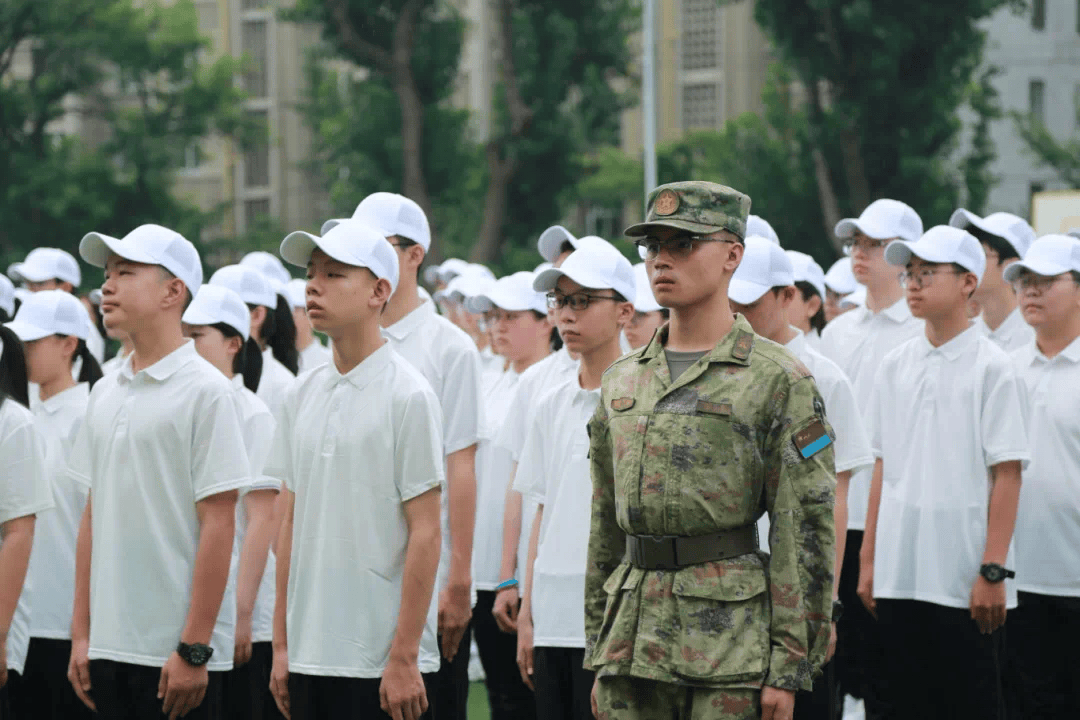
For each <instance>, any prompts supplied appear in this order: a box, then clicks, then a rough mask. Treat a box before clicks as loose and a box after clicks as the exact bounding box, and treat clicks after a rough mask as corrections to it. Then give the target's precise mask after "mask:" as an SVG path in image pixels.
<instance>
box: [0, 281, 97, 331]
mask: <svg viewBox="0 0 1080 720" xmlns="http://www.w3.org/2000/svg"><path fill="white" fill-rule="evenodd" d="M7 327H8V328H10V329H11V331H12V332H13V333H15V334H16V335H18V336H19V339H20V340H22V341H23V342H30V341H31V340H40V339H41V338H43V337H48V336H49V335H74V336H75V337H77V338H81V339H83V340H85V339H86V338H88V337H90V316H89V315H88V314H87V313H86V308H84V307H83V304H82V303H81V302H79V299H78V298H77V297H75V296H74V295H72V294H71V293H68V292H64V291H63V290H45V291H44V292H38V293H34V294H33V295H31V296H30V297H28V298H27V299H26V301H25V302H24V303H23V304H22V305H21V306H19V312H18V313H16V315H15V319H14V320H12V321H11V322H9V323H7Z"/></svg>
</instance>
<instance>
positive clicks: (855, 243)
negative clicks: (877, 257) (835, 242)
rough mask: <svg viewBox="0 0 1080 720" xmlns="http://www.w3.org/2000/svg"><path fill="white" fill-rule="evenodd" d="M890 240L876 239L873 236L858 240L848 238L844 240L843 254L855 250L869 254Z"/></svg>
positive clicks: (849, 253)
mask: <svg viewBox="0 0 1080 720" xmlns="http://www.w3.org/2000/svg"><path fill="white" fill-rule="evenodd" d="M890 242H892V241H891V240H877V239H875V238H859V239H858V240H855V239H849V240H845V241H844V254H845V255H851V254H852V253H854V252H855V251H856V250H862V251H863V252H864V253H866V254H868V255H871V254H873V253H876V252H877V251H879V250H881V249H882V248H884V247H885V246H886V245H888V244H889V243H890Z"/></svg>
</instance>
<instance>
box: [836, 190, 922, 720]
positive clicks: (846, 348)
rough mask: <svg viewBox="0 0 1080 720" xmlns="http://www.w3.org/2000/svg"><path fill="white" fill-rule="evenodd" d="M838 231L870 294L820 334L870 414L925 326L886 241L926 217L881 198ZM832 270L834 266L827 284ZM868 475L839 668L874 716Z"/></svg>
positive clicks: (856, 516)
mask: <svg viewBox="0 0 1080 720" xmlns="http://www.w3.org/2000/svg"><path fill="white" fill-rule="evenodd" d="M836 235H837V237H839V238H841V239H843V240H844V248H845V252H846V253H848V256H849V258H846V259H850V261H851V262H850V270H851V273H852V277H853V278H854V279H855V281H856V283H858V284H861V285H863V286H864V287H865V292H866V300H865V304H864V305H860V306H858V307H855V308H854V309H852V310H850V311H848V312H845V313H843V314H842V315H839V316H837V317H835V318H833V319H832V320H830V321H829V324H828V325H826V326H825V330H824V331H823V332H822V334H821V347H820V351H821V354H822V355H824V356H825V357H827V358H829V359H830V360H832V361H833V362H835V363H836V364H837V365H839V366H840V369H841V370H843V371H844V374H845V375H847V377H848V379H849V380H850V381H851V385H852V387H853V388H854V390H855V398H856V399H857V400H858V401H859V407H860V409H861V410H862V413H863V415H864V416H866V415H867V413H868V411H869V401H870V396H871V394H872V392H873V390H874V381H875V378H876V376H877V372H878V369H879V368H880V366H881V362H882V359H883V358H884V357H885V355H887V354H888V353H889V352H890V351H891V350H893V349H894V348H896V347H898V346H900V345H902V344H903V343H905V342H907V341H908V340H910V339H912V338H914V337H917V336H918V335H921V334H922V328H923V321H922V320H921V319H920V318H916V317H913V316H912V314H911V310H910V309H909V308H908V305H907V302H905V300H904V291H903V289H902V288H901V287H900V281H899V279H898V277H897V276H898V271H897V268H896V267H894V266H892V265H890V264H889V263H887V262H886V261H885V246H886V245H888V244H889V242H891V241H892V240H893V239H896V238H899V239H902V240H907V241H909V242H914V241H915V240H918V239H919V237H920V236H921V235H922V220H921V219H920V218H919V216H918V214H917V213H916V212H915V211H914V210H912V209H911V208H910V207H908V206H907V205H905V204H904V203H902V202H899V201H897V200H888V199H883V200H876V201H874V202H873V203H871V204H870V205H869V206H868V207H867V208H866V209H865V210H864V211H863V213H862V215H860V216H859V217H858V218H848V219H845V220H841V221H840V222H839V223H837V225H836ZM838 264H839V263H838ZM835 267H836V266H834V268H835ZM832 274H833V269H830V270H829V274H828V275H826V280H825V282H826V285H828V284H829V283H830V280H829V275H832ZM838 274H841V273H838ZM833 282H840V281H837V280H834V281H833ZM841 289H847V288H846V287H845V288H841ZM857 289H858V286H856V287H852V288H851V290H850V291H849V292H853V291H855V290H857ZM870 475H871V473H870V471H869V470H868V469H859V470H857V471H855V472H854V473H852V476H851V482H850V484H849V490H848V531H849V532H848V536H847V541H846V543H845V546H844V552H845V557H844V568H843V572H842V574H841V576H840V583H839V585H840V601H841V602H842V603H843V604H844V609H845V611H846V612H845V613H844V615H843V617H842V618H841V619H840V622H839V623H838V632H839V640H838V647H837V650H836V672H837V679H838V680H839V682H840V687H841V692H842V693H844V694H846V695H853V696H854V697H857V698H862V700H863V701H864V703H865V706H866V713H867V716H868V717H869V718H875V717H881V716H884V715H887V714H888V709H887V708H886V707H884V706H883V705H882V701H881V698H880V692H879V691H880V684H881V682H882V679H883V678H884V670H883V669H882V667H883V666H882V663H883V662H884V658H883V657H882V649H881V639H880V637H879V630H878V623H876V622H875V621H874V619H873V618H872V617H871V616H870V614H869V613H867V612H866V610H865V608H863V605H862V602H861V601H860V600H859V597H858V594H857V593H856V590H857V587H856V586H857V583H858V577H859V548H860V547H861V545H862V538H863V529H864V526H865V523H866V507H867V501H868V497H869V493H870Z"/></svg>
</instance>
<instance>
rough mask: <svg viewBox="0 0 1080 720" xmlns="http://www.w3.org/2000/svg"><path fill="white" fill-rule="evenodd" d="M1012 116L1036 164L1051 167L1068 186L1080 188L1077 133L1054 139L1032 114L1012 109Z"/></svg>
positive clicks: (1079, 139)
mask: <svg viewBox="0 0 1080 720" xmlns="http://www.w3.org/2000/svg"><path fill="white" fill-rule="evenodd" d="M1012 119H1013V124H1014V125H1015V127H1016V131H1017V133H1019V134H1020V137H1021V138H1022V139H1023V140H1024V143H1025V144H1026V145H1027V149H1028V152H1029V153H1030V154H1031V155H1033V156H1034V157H1035V161H1036V163H1037V164H1038V165H1039V166H1040V167H1048V168H1051V169H1053V171H1054V172H1056V173H1057V175H1058V177H1060V178H1061V180H1062V182H1065V183H1067V184H1068V185H1069V187H1070V188H1077V189H1080V136H1074V137H1072V138H1069V139H1067V140H1058V139H1057V138H1056V137H1054V135H1053V134H1052V133H1051V132H1050V131H1049V130H1047V129H1046V126H1045V125H1043V123H1042V122H1040V121H1039V120H1038V119H1037V118H1036V117H1034V116H1033V115H1024V114H1021V113H1016V112H1014V113H1012ZM1076 119H1077V122H1078V123H1080V103H1078V104H1077V106H1076Z"/></svg>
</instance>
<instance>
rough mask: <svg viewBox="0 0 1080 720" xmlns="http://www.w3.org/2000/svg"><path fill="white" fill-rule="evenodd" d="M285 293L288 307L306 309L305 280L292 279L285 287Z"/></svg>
mask: <svg viewBox="0 0 1080 720" xmlns="http://www.w3.org/2000/svg"><path fill="white" fill-rule="evenodd" d="M285 292H286V295H287V296H288V299H289V305H290V306H291V307H293V308H306V307H307V280H304V279H302V278H293V279H292V280H290V281H289V284H288V285H286V286H285Z"/></svg>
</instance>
